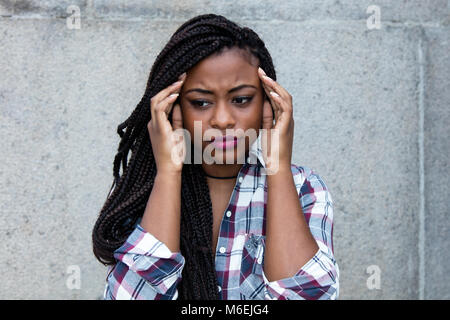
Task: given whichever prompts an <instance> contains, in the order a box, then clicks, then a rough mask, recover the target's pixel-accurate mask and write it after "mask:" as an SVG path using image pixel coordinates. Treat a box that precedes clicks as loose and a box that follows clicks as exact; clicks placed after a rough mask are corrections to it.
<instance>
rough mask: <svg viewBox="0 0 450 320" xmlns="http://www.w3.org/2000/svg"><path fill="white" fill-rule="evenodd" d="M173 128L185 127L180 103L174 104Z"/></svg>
mask: <svg viewBox="0 0 450 320" xmlns="http://www.w3.org/2000/svg"><path fill="white" fill-rule="evenodd" d="M172 128H173V129H174V130H176V129H182V128H183V118H182V114H181V107H180V105H179V104H178V103H177V104H176V105H174V107H173V112H172Z"/></svg>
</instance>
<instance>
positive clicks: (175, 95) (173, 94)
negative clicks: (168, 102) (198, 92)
mask: <svg viewBox="0 0 450 320" xmlns="http://www.w3.org/2000/svg"><path fill="white" fill-rule="evenodd" d="M178 95H179V93H172V94H171V95H170V96H169V97H178Z"/></svg>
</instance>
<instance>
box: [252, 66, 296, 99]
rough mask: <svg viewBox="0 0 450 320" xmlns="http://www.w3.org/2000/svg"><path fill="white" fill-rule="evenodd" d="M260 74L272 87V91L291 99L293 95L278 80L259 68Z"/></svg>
mask: <svg viewBox="0 0 450 320" xmlns="http://www.w3.org/2000/svg"><path fill="white" fill-rule="evenodd" d="M258 74H259V75H260V77H261V79H263V83H264V84H266V85H268V86H269V87H270V88H271V89H272V91H275V92H276V93H277V94H278V95H279V96H280V97H282V98H284V99H286V100H289V98H290V97H291V95H290V94H289V92H288V91H287V90H286V89H285V88H283V87H282V86H281V85H280V84H279V83H278V82H276V81H275V80H273V79H272V78H270V77H269V76H267V75H266V73H265V72H264V70H263V69H261V68H259V72H258Z"/></svg>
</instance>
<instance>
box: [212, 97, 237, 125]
mask: <svg viewBox="0 0 450 320" xmlns="http://www.w3.org/2000/svg"><path fill="white" fill-rule="evenodd" d="M235 124H236V121H235V119H234V116H233V113H232V111H231V107H230V106H228V105H227V103H226V102H221V101H219V102H218V103H217V104H216V106H215V107H214V113H213V115H212V118H211V120H210V125H211V127H212V128H215V129H219V130H225V129H231V128H234V126H235Z"/></svg>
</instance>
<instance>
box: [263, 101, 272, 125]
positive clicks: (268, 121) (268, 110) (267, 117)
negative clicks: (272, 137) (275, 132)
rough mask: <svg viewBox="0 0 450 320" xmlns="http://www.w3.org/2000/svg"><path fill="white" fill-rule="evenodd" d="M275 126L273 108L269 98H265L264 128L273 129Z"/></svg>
mask: <svg viewBox="0 0 450 320" xmlns="http://www.w3.org/2000/svg"><path fill="white" fill-rule="evenodd" d="M272 127H273V109H272V105H271V104H270V101H269V100H268V99H265V100H264V105H263V119H262V128H263V129H271V128H272Z"/></svg>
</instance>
